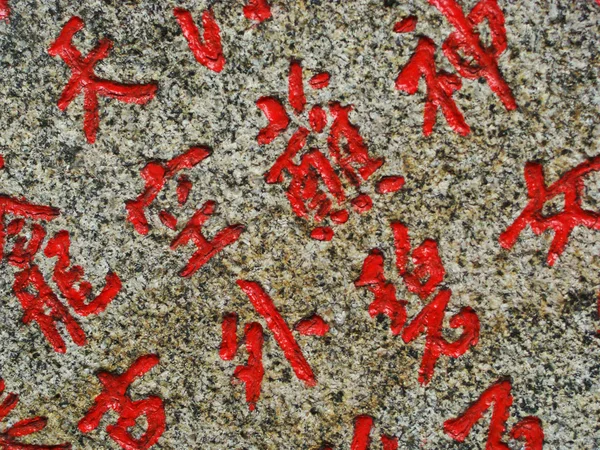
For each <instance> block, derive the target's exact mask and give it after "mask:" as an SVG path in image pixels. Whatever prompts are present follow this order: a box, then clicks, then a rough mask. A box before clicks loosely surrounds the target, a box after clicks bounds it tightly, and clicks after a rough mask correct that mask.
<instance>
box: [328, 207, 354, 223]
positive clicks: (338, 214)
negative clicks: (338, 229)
mask: <svg viewBox="0 0 600 450" xmlns="http://www.w3.org/2000/svg"><path fill="white" fill-rule="evenodd" d="M349 217H350V214H348V211H346V210H345V209H340V210H339V211H334V212H332V213H331V214H329V218H330V219H331V221H332V222H333V223H335V224H338V225H341V224H343V223H346V222H348V218H349Z"/></svg>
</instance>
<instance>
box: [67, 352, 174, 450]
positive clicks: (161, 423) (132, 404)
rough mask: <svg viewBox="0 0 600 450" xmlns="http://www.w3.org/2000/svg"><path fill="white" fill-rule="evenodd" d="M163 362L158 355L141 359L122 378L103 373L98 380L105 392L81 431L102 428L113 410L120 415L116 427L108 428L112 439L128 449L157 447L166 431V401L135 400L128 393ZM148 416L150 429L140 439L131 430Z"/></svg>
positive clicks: (139, 449) (152, 397)
mask: <svg viewBox="0 0 600 450" xmlns="http://www.w3.org/2000/svg"><path fill="white" fill-rule="evenodd" d="M158 363H159V357H158V356H157V355H145V356H141V357H139V358H138V359H137V360H136V361H135V362H134V363H133V364H132V365H131V367H130V368H129V369H128V370H127V371H126V372H125V373H124V374H122V375H114V374H111V373H109V372H100V373H99V374H98V379H99V380H100V382H101V383H102V385H103V391H102V392H101V393H100V394H99V395H98V396H97V397H96V398H95V399H94V405H93V406H92V408H91V409H90V410H89V411H88V412H87V413H86V415H85V416H84V417H83V418H82V419H81V420H80V421H79V424H78V428H79V430H81V432H83V433H89V432H91V431H93V430H95V429H96V428H98V426H99V425H100V421H101V420H102V418H103V417H104V415H105V414H106V413H107V412H108V411H109V410H113V411H115V412H116V413H117V414H119V419H118V420H117V423H116V424H115V425H108V426H107V427H106V431H107V432H108V434H109V436H110V437H111V438H112V439H113V440H114V441H115V442H116V443H117V444H119V445H120V446H121V447H122V448H124V449H126V450H146V449H149V448H150V447H152V446H153V445H154V444H156V443H157V442H158V440H159V438H160V436H161V435H162V434H163V433H164V431H165V423H166V420H165V409H164V404H163V401H162V400H161V399H160V398H159V397H156V396H151V397H148V398H145V399H142V400H135V401H134V400H131V398H129V397H128V396H127V395H126V394H127V389H128V388H129V386H130V385H131V383H132V382H133V381H134V380H135V379H136V378H139V377H141V376H143V375H144V374H145V373H146V372H148V371H149V370H150V369H152V368H153V367H154V366H156V365H157V364H158ZM142 416H145V418H146V422H147V428H146V431H145V432H144V434H142V435H141V436H140V437H139V438H137V439H136V438H134V437H133V436H132V435H131V434H130V432H129V428H131V427H133V426H135V425H136V420H137V419H139V418H140V417H142Z"/></svg>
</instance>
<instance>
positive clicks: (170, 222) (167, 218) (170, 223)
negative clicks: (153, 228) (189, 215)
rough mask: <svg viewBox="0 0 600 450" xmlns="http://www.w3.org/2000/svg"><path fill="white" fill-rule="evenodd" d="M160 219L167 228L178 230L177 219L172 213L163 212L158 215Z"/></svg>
mask: <svg viewBox="0 0 600 450" xmlns="http://www.w3.org/2000/svg"><path fill="white" fill-rule="evenodd" d="M158 218H159V219H160V221H161V222H162V224H163V225H164V226H165V227H167V228H170V229H171V230H174V229H176V228H177V218H176V217H175V216H174V215H173V214H171V213H170V212H168V211H161V212H159V213H158Z"/></svg>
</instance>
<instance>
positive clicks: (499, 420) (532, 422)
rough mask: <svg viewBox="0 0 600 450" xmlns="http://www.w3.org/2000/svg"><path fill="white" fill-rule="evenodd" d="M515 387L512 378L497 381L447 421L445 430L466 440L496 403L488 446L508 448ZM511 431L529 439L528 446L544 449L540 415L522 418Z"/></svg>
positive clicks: (499, 449)
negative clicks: (507, 439) (503, 439)
mask: <svg viewBox="0 0 600 450" xmlns="http://www.w3.org/2000/svg"><path fill="white" fill-rule="evenodd" d="M511 389H512V386H511V383H510V381H508V380H501V381H498V382H496V383H494V384H493V385H492V386H490V387H489V388H488V389H486V391H485V392H483V394H481V396H480V397H479V398H478V399H477V400H476V401H475V402H474V403H472V404H471V405H470V406H469V407H468V408H467V410H466V411H465V412H464V413H462V414H461V415H460V416H459V417H457V418H456V419H450V420H447V421H446V422H444V431H445V433H446V434H447V435H448V436H450V437H451V438H452V439H454V440H456V441H458V442H464V440H465V439H466V438H467V436H468V435H469V433H470V432H471V429H472V428H473V425H475V423H476V422H478V421H479V420H481V418H482V417H483V414H484V413H485V412H486V411H487V410H488V409H489V408H490V407H492V418H491V421H490V427H489V430H488V439H487V443H486V449H489V450H508V445H506V444H505V443H504V442H502V435H503V434H504V433H505V432H506V421H507V420H508V417H509V411H508V410H509V408H510V406H511V405H512V403H513V397H512V394H511ZM492 405H493V406H492ZM511 435H512V437H513V438H515V439H524V440H525V441H526V444H525V450H541V449H542V445H543V441H544V433H543V430H542V426H541V422H540V421H539V419H537V418H536V417H526V418H525V419H523V420H521V421H520V422H519V423H517V424H516V425H515V426H514V427H513V430H512V432H511Z"/></svg>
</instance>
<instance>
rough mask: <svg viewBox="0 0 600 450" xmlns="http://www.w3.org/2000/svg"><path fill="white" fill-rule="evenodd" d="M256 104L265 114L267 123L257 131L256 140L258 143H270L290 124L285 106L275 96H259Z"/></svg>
mask: <svg viewBox="0 0 600 450" xmlns="http://www.w3.org/2000/svg"><path fill="white" fill-rule="evenodd" d="M256 106H258V107H259V108H260V110H261V111H262V112H263V114H264V115H265V117H266V119H267V120H268V121H269V124H268V125H267V126H266V127H264V128H262V129H261V130H260V131H259V132H258V136H257V137H256V140H257V141H258V143H259V144H260V145H266V144H270V143H271V142H273V141H274V140H275V138H276V137H277V136H279V135H280V134H281V133H283V132H284V131H285V130H287V127H288V125H289V124H290V118H289V117H288V115H287V113H286V111H285V108H284V107H283V105H282V104H281V102H280V101H279V100H277V99H276V98H275V97H261V98H259V99H258V100H257V101H256Z"/></svg>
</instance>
